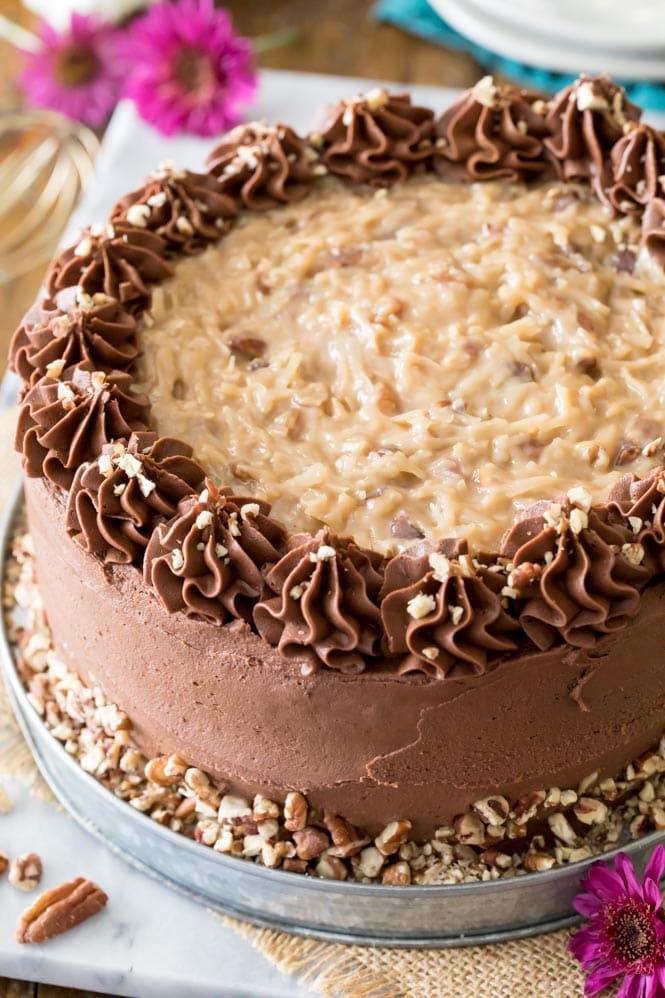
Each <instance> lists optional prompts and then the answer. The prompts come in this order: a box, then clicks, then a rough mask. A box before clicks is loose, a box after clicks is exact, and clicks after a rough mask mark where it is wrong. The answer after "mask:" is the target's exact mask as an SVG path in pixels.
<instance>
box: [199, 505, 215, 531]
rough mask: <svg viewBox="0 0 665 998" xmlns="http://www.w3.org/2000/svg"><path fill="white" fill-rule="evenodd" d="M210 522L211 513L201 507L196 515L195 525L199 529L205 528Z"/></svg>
mask: <svg viewBox="0 0 665 998" xmlns="http://www.w3.org/2000/svg"><path fill="white" fill-rule="evenodd" d="M211 523H212V513H211V512H210V510H209V509H202V510H201V512H200V513H199V514H198V516H197V517H196V526H197V528H198V529H199V530H205V528H206V527H209V526H210V524H211Z"/></svg>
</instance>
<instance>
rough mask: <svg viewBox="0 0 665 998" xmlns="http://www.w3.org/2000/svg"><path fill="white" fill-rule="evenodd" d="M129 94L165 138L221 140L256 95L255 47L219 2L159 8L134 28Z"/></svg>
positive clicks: (188, 0) (199, 0)
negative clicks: (185, 136) (190, 136)
mask: <svg viewBox="0 0 665 998" xmlns="http://www.w3.org/2000/svg"><path fill="white" fill-rule="evenodd" d="M127 53H128V55H129V57H130V60H131V63H132V69H131V72H130V75H129V79H128V81H127V87H126V91H125V92H126V93H127V95H128V96H129V97H131V98H132V99H133V100H134V101H135V102H136V106H137V108H138V110H139V113H140V114H141V116H142V117H143V118H144V119H145V120H146V121H149V122H150V123H151V124H152V125H154V126H155V127H156V128H158V129H159V131H160V132H162V133H163V134H164V135H173V134H174V133H176V132H181V131H187V132H193V133H195V134H197V135H215V134H217V133H219V132H223V131H226V130H227V129H228V128H230V127H231V126H232V125H234V124H236V123H237V121H238V119H239V108H240V106H241V105H242V104H243V103H246V102H248V101H250V100H251V99H252V98H253V96H254V93H255V90H256V74H255V72H254V70H253V68H252V50H251V45H250V43H249V41H248V40H247V39H246V38H241V37H240V36H239V35H236V34H235V33H234V31H233V26H232V23H231V18H230V17H229V15H228V13H227V12H226V11H224V10H215V6H214V3H213V0H181V2H180V3H178V4H172V3H168V2H166V3H158V4H156V5H155V6H154V7H151V8H150V10H149V11H148V12H147V13H146V14H145V15H144V16H143V17H141V18H139V20H137V21H136V22H135V23H134V24H133V25H132V26H131V28H130V32H129V39H128V45H127Z"/></svg>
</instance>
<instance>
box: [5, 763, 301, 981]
mask: <svg viewBox="0 0 665 998" xmlns="http://www.w3.org/2000/svg"><path fill="white" fill-rule="evenodd" d="M3 786H5V787H6V789H8V791H9V793H10V796H11V797H12V799H13V800H14V802H15V808H14V810H13V811H12V812H10V813H9V814H6V815H5V814H0V851H3V852H5V853H7V854H8V855H10V856H16V855H18V854H19V853H21V852H36V853H38V854H39V855H40V856H41V857H42V861H43V863H44V873H43V877H42V884H41V887H43V888H48V887H55V886H57V885H58V884H60V883H62V882H63V881H65V880H69V879H71V878H72V877H77V876H86V877H89V878H90V879H91V880H94V881H95V882H96V883H98V884H99V885H100V886H101V887H103V888H104V889H105V890H106V892H107V894H108V895H109V903H108V905H107V906H106V908H105V909H104V911H103V912H101V914H99V915H96V916H95V917H94V918H92V919H90V921H88V922H86V923H85V924H83V925H81V926H79V927H78V928H76V929H74V930H72V931H71V932H70V933H67V934H65V935H62V936H59V937H58V938H56V939H52V940H50V941H49V942H48V943H45V944H44V945H41V946H30V945H19V944H18V943H16V942H14V930H15V926H16V920H17V918H18V916H19V915H20V913H21V912H22V911H24V910H25V908H26V907H27V906H28V905H29V904H30V903H31V901H32V900H33V898H34V897H35V896H36V895H35V894H32V893H30V894H26V893H24V892H23V891H19V890H16V889H15V888H14V887H12V886H11V885H10V884H9V883H8V882H7V878H6V877H3V878H2V879H1V880H0V976H5V977H17V978H21V979H25V980H31V981H42V982H46V983H50V984H60V985H68V986H70V987H79V988H88V989H90V990H93V991H109V992H112V993H113V994H118V995H132V996H136V998H183V996H185V995H187V996H188V998H204V996H205V998H210V996H215V998H245V996H246V998H264V996H265V998H304V996H305V995H311V992H310V991H309V990H308V989H306V988H303V987H299V986H298V984H297V983H296V982H294V981H293V980H292V979H290V978H287V977H285V976H283V975H282V974H280V973H279V971H277V970H275V968H274V967H272V966H271V965H270V964H269V963H268V961H267V960H266V959H265V958H264V957H263V956H261V954H259V953H257V952H256V951H255V950H253V949H252V947H251V944H250V943H249V942H247V941H246V940H245V939H243V938H242V937H241V936H239V935H238V934H237V933H236V932H234V931H233V930H232V929H231V928H229V927H228V926H226V925H225V924H224V923H223V921H222V920H221V919H220V918H219V917H218V916H217V915H215V914H213V913H212V912H210V911H208V910H206V909H205V908H202V907H200V906H199V905H197V904H195V903H194V902H193V901H188V900H187V899H186V898H183V897H180V896H179V895H176V894H173V893H172V892H171V891H170V890H169V889H168V888H167V887H164V886H162V885H161V884H158V883H156V882H155V881H153V880H152V879H150V878H149V877H145V876H143V875H142V874H140V873H138V872H137V871H136V870H133V869H131V868H130V867H128V866H126V865H125V864H124V863H123V862H122V860H120V859H118V858H117V857H116V856H114V855H113V854H112V853H111V852H109V851H108V850H106V849H105V848H104V847H103V846H101V845H100V844H99V843H98V842H97V841H96V840H95V839H93V838H92V837H91V836H90V835H88V834H87V833H86V832H85V831H83V830H82V829H81V828H79V826H78V825H77V824H76V823H75V822H74V821H73V819H72V818H70V817H69V816H68V815H67V814H65V813H64V812H63V811H61V810H59V809H58V808H57V807H56V805H55V804H51V803H45V802H43V801H40V800H35V799H33V798H31V797H30V796H29V795H28V793H27V791H26V790H25V789H24V788H23V787H22V786H20V785H19V784H17V783H12V782H10V781H8V780H3Z"/></svg>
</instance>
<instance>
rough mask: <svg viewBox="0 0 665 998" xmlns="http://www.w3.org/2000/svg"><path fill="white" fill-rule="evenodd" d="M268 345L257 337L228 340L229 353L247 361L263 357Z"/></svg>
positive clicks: (234, 337)
mask: <svg viewBox="0 0 665 998" xmlns="http://www.w3.org/2000/svg"><path fill="white" fill-rule="evenodd" d="M267 346H268V344H267V343H266V341H265V340H261V339H259V337H258V336H232V337H231V339H230V340H229V347H230V348H231V353H235V354H240V355H241V356H242V357H245V358H246V359H247V360H256V359H257V357H263V354H264V353H265V352H266V347H267Z"/></svg>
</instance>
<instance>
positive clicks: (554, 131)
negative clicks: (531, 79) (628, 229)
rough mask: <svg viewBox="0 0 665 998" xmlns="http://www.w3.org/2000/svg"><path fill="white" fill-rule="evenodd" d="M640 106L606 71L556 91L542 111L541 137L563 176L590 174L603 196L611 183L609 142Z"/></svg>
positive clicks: (637, 115)
mask: <svg viewBox="0 0 665 998" xmlns="http://www.w3.org/2000/svg"><path fill="white" fill-rule="evenodd" d="M640 114H641V112H640V109H639V108H638V107H636V106H635V105H634V104H631V103H630V102H629V101H628V100H627V99H626V93H625V91H624V90H623V88H622V87H620V86H618V85H617V84H616V83H614V82H613V81H612V80H610V78H609V77H607V76H599V77H595V78H591V77H588V76H582V77H580V79H578V80H576V81H575V82H574V83H572V84H571V85H570V86H569V87H566V88H565V89H564V90H562V91H561V92H560V93H559V94H557V95H556V97H555V98H554V100H553V101H552V103H551V106H550V110H549V113H548V115H547V124H548V126H549V128H550V131H551V137H550V138H546V139H545V140H544V144H545V147H546V149H547V152H548V154H549V155H550V156H551V158H552V162H553V163H554V165H555V167H556V170H557V173H558V175H559V176H560V177H561V178H562V179H564V180H590V181H591V183H592V185H593V189H594V191H595V192H596V194H597V196H598V197H599V198H600V199H601V200H603V201H607V199H608V194H607V190H608V188H609V187H611V186H612V183H613V179H614V176H613V168H612V162H611V158H610V153H611V151H612V147H613V146H614V144H615V143H616V142H618V141H619V139H621V137H622V135H623V133H624V127H625V126H627V125H630V123H631V122H637V121H639V118H640Z"/></svg>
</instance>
